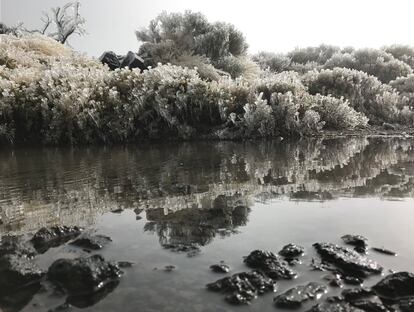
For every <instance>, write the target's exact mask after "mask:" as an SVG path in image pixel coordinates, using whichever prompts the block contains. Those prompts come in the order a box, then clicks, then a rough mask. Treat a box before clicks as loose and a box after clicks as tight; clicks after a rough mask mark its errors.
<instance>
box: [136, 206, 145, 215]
mask: <svg viewBox="0 0 414 312" xmlns="http://www.w3.org/2000/svg"><path fill="white" fill-rule="evenodd" d="M143 211H144V209H141V208H135V209H134V212H135V214H136V215H137V216H138V215H140V214H141V212H143Z"/></svg>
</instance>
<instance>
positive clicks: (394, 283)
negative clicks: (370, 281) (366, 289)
mask: <svg viewBox="0 0 414 312" xmlns="http://www.w3.org/2000/svg"><path fill="white" fill-rule="evenodd" d="M372 289H373V290H374V291H375V292H376V293H377V295H378V296H380V297H384V298H388V299H401V298H404V297H412V296H414V274H412V273H409V272H398V273H394V274H391V275H388V276H386V277H385V278H383V279H382V280H381V281H379V282H378V283H377V284H375V285H374V286H373V287H372Z"/></svg>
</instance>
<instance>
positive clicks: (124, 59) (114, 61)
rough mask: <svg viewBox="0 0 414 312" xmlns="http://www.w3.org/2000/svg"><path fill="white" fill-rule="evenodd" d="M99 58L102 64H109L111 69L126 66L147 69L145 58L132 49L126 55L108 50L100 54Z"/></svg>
mask: <svg viewBox="0 0 414 312" xmlns="http://www.w3.org/2000/svg"><path fill="white" fill-rule="evenodd" d="M99 60H100V61H101V62H102V64H106V65H108V67H109V69H111V70H115V69H117V68H125V67H127V68H129V69H134V68H138V69H140V70H141V71H143V70H145V69H147V66H145V64H144V60H143V59H142V58H141V57H139V56H138V54H136V53H134V52H132V51H129V52H128V53H127V54H126V55H125V56H124V55H117V54H115V53H114V52H112V51H106V52H104V53H103V54H102V55H101V56H100V58H99Z"/></svg>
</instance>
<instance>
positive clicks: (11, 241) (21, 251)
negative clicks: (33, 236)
mask: <svg viewBox="0 0 414 312" xmlns="http://www.w3.org/2000/svg"><path fill="white" fill-rule="evenodd" d="M36 254H37V251H36V250H35V249H34V248H33V246H32V245H31V244H30V243H28V242H27V241H26V240H25V239H24V238H23V237H22V236H13V235H5V236H3V237H2V238H1V242H0V257H2V256H4V255H22V256H27V257H29V258H32V257H33V256H35V255H36Z"/></svg>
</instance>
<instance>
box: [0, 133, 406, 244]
mask: <svg viewBox="0 0 414 312" xmlns="http://www.w3.org/2000/svg"><path fill="white" fill-rule="evenodd" d="M412 143H413V142H412V141H410V140H402V139H373V138H371V139H366V138H347V139H325V140H323V139H312V140H301V141H299V142H280V141H267V142H260V143H257V142H256V143H249V142H245V143H235V142H225V143H223V142H219V143H191V144H190V143H187V144H179V145H162V146H160V145H151V146H147V147H145V146H144V147H141V148H140V149H138V148H134V147H128V148H112V149H81V150H77V149H68V150H56V149H45V150H27V149H26V150H16V151H13V152H7V151H2V152H1V153H0V207H1V215H0V216H1V222H2V224H1V225H0V229H1V230H0V231H2V232H4V231H10V230H14V231H29V230H34V229H36V228H38V227H40V226H42V225H50V224H56V223H64V224H68V225H70V224H72V225H75V224H76V225H88V224H93V223H94V220H95V216H96V214H97V213H101V212H106V211H110V210H113V209H116V208H120V207H121V208H129V207H131V208H135V207H140V208H144V209H145V210H147V211H149V210H151V209H161V210H162V211H163V215H167V214H170V213H172V212H177V211H181V210H184V209H191V210H189V211H198V212H199V210H206V209H211V208H214V202H215V200H216V199H217V198H221V197H220V196H222V198H236V197H237V198H238V200H242V201H243V204H241V205H244V206H249V205H248V202H249V201H250V200H251V199H252V198H254V197H260V198H272V197H275V196H288V197H289V198H292V199H301V200H309V199H318V200H320V199H322V200H325V199H329V198H335V197H337V196H343V195H346V196H372V195H373V196H381V197H387V196H393V197H400V196H408V197H413V196H414V189H413V187H414V186H413V185H414V183H413V182H414V181H413V179H414V178H413V177H414V165H413V163H414V150H413V147H412ZM235 206H237V205H231V207H235ZM161 210H160V211H161ZM185 213H188V215H191V214H192V213H190V212H182V214H185ZM207 214H208V213H207ZM223 214H225V212H223ZM156 215H157V213H156V212H155V211H154V212H149V213H148V216H152V217H154V216H156ZM177 216H178V214H177V215H176V217H177ZM176 217H174V218H176ZM174 218H172V220H175V219H174ZM156 220H157V221H158V220H159V219H156ZM183 220H189V218H187V217H186V218H184V219H183ZM152 221H154V220H152ZM162 221H163V222H164V221H166V222H167V221H168V222H170V223H171V222H173V221H171V220H167V219H165V217H164V219H163V220H162ZM174 222H175V221H174ZM174 222H173V223H174ZM183 222H184V221H183ZM194 222H195V221H194ZM148 226H150V225H148ZM161 226H162V225H161V224H159V223H157V227H161ZM156 231H157V232H160V233H161V232H164V230H162V229H161V228H157V229H156ZM177 235H178V234H177ZM161 236H162V235H161ZM178 236H179V235H178ZM170 237H171V236H170Z"/></svg>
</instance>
